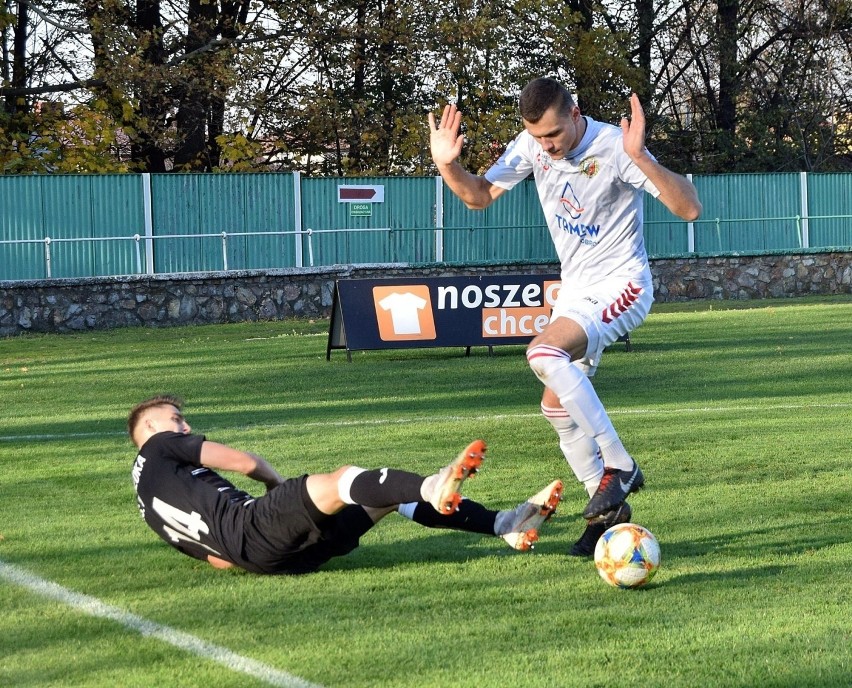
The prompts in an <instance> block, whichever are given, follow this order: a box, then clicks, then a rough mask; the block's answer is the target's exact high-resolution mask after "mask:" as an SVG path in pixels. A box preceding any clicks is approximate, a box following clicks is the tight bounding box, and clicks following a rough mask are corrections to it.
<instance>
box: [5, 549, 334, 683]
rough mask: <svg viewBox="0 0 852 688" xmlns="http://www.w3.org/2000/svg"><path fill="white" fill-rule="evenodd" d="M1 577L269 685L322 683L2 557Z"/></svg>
mask: <svg viewBox="0 0 852 688" xmlns="http://www.w3.org/2000/svg"><path fill="white" fill-rule="evenodd" d="M0 578H3V579H5V580H6V581H8V582H9V583H12V584H13V585H18V586H21V587H24V588H27V589H28V590H30V591H31V592H34V593H36V594H37V595H41V596H43V597H47V598H50V599H52V600H56V601H57V602H61V603H62V604H66V605H68V606H69V607H73V608H74V609H77V610H78V611H81V612H83V613H84V614H88V615H89V616H96V617H100V618H104V619H110V620H112V621H116V622H117V623H119V624H121V625H122V626H124V627H125V628H126V629H128V630H130V631H136V632H137V633H139V634H141V635H143V636H146V637H149V638H155V639H157V640H161V641H163V642H165V643H168V644H169V645H173V646H174V647H176V648H178V649H180V650H184V651H186V652H189V653H190V654H193V655H195V656H197V657H200V658H201V659H207V660H210V661H212V662H218V663H219V664H222V665H224V666H225V667H227V668H228V669H230V670H231V671H236V672H239V673H242V674H245V675H247V676H251V677H253V678H256V679H258V680H260V681H263V682H264V683H267V684H269V685H270V686H278V687H279V688H322V686H319V685H318V684H316V683H309V682H308V681H305V680H303V679H301V678H299V677H298V676H293V675H291V674H288V673H286V672H284V671H279V670H278V669H274V668H273V667H271V666H268V665H266V664H263V663H262V662H258V661H256V660H254V659H250V658H248V657H243V656H242V655H238V654H236V653H235V652H232V651H231V650H228V649H227V648H224V647H221V646H219V645H214V644H212V643H208V642H206V641H204V640H201V639H200V638H197V637H195V636H194V635H190V634H189V633H184V632H183V631H178V630H177V629H174V628H170V627H169V626H163V625H161V624H158V623H155V622H153V621H148V620H147V619H143V618H142V617H141V616H136V615H135V614H131V613H129V612H126V611H124V610H122V609H119V608H118V607H113V606H112V605H109V604H106V603H104V602H101V601H100V600H99V599H97V598H95V597H90V596H89V595H83V594H81V593H77V592H73V591H71V590H68V589H67V588H63V587H62V586H61V585H57V584H56V583H52V582H50V581H48V580H45V579H43V578H39V577H38V576H36V575H34V574H32V573H30V572H29V571H27V570H25V569H22V568H20V567H19V566H14V565H12V564H7V563H6V562H4V561H3V560H0Z"/></svg>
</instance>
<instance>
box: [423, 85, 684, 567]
mask: <svg viewBox="0 0 852 688" xmlns="http://www.w3.org/2000/svg"><path fill="white" fill-rule="evenodd" d="M630 110H631V117H630V119H628V118H626V117H625V118H623V119H622V120H621V128H620V129H619V128H618V127H615V126H612V125H609V124H604V123H601V122H597V121H595V120H593V119H591V118H590V117H586V116H584V115H582V114H581V112H580V108H579V107H577V105H576V103H575V102H574V99H573V98H572V97H571V94H570V93H569V91H568V90H567V89H566V88H565V87H564V86H563V85H562V84H560V83H559V82H558V81H555V80H554V79H549V78H540V79H535V80H533V81H531V82H530V83H529V84H527V86H526V87H525V88H524V90H523V91H522V92H521V97H520V113H521V118H522V119H523V124H524V131H522V132H521V133H520V134H518V136H517V137H516V138H515V139H514V140H513V141H512V142H511V143H510V144H509V145H508V147H507V148H506V151H505V152H504V153H503V155H502V156H501V157H500V159H499V160H498V161H497V162H496V163H495V164H494V165H493V166H492V167H491V168H490V169H489V170H488V171H487V172H486V173H485V175H484V176H477V175H474V174H471V173H470V172H467V171H466V170H465V169H464V168H463V167H462V166H461V164H460V163H459V161H458V158H459V156H460V155H461V150H462V146H463V144H464V137H463V136H462V135H460V133H459V130H460V127H461V121H462V117H461V113H460V112H459V111H458V109H457V107H456V106H455V105H447V106H446V107H445V108H444V111H443V115H442V116H441V120H440V122H439V123H438V124H437V125H436V123H435V117H434V116H433V115H432V113H430V114H429V127H430V131H431V149H432V159H433V161H434V162H435V165H436V166H437V168H438V172H439V173H440V174H441V176H442V177H443V179H444V182H445V183H446V184H447V185H448V186H449V187H450V189H452V191H453V192H454V193H455V194H456V195H457V196H458V197H459V198H460V199H461V200H462V202H464V204H465V205H466V206H467V207H468V208H471V209H475V210H479V209H484V208H487V207H488V206H489V205H491V203H493V202H494V201H495V200H496V199H497V198H498V197H499V196H500V195H501V194H502V193H503V192H504V191H507V190H509V189H512V188H513V187H514V186H515V185H517V184H518V183H519V182H521V181H522V180H524V179H526V178H527V177H528V176H529V174H530V173H532V174H533V175H534V178H535V183H536V188H537V190H538V195H539V200H540V201H541V207H542V209H543V211H544V215H545V218H546V221H547V226H548V228H549V230H550V235H551V237H552V239H553V243H554V246H555V247H556V251H557V254H558V255H559V260H560V264H561V280H562V285H561V288H560V291H559V296H558V297H557V300H556V304H555V306H554V308H553V313H552V315H551V318H550V322H549V324H548V325H547V327H546V328H545V329H544V331H543V332H542V333H541V334H540V335H538V336H537V337H535V338H534V339H533V340H532V342H531V343H530V345H529V347H528V348H527V360H528V361H529V365H530V367H531V368H532V371H533V372H534V373H535V375H536V377H538V379H539V380H541V382H542V383H543V384H544V386H545V389H544V395H543V397H542V401H541V410H542V413H543V414H544V416H545V418H547V420H548V421H549V422H550V423H551V425H552V426H553V427H554V429H555V430H556V432H557V434H558V436H559V446H560V448H561V450H562V452H563V454H564V455H565V458H566V460H567V461H568V464H569V465H570V466H571V469H572V470H573V471H574V474H575V475H576V477H577V479H578V480H579V481H580V482H581V483H583V485H584V486H585V488H586V490H587V492H588V493H589V497H590V499H589V502H588V504H587V506H586V508H585V510H584V512H583V517H584V518H585V519H586V520H587V527H586V530H585V532H584V533H583V535H582V537H580V539H579V540H578V541H577V542H576V543H575V544H574V546H573V547H572V549H571V551H570V553H571V554H574V555H577V556H589V555H591V554H592V552H593V550H594V546H595V543H596V542H597V539H598V537H600V535H601V534H602V533H603V531H604V530H606V528H608V527H609V526H611V525H614V524H615V523H621V522H624V521H628V520H629V519H630V516H631V511H630V506H629V505H628V504H627V502H626V501H625V500H626V499H627V496H628V495H629V494H630V493H631V492H634V491H636V490H638V489H639V488H640V487H642V485H643V484H644V480H645V479H644V477H643V475H642V471H641V470H640V469H639V466H638V464H637V463H636V461H634V459H633V458H632V457H631V455H630V454H629V453H628V452H627V450H626V449H625V448H624V445H623V444H622V442H621V439H620V438H619V436H618V434H617V433H616V431H615V428H614V427H613V425H612V422H611V421H610V419H609V416H608V415H607V413H606V411H605V410H604V407H603V405H602V404H601V401H600V399H599V398H598V395H597V393H596V392H595V389H594V387H593V386H592V384H591V381H590V380H589V378H590V377H591V376H592V375H594V372H595V370H596V368H597V365H598V363H599V362H600V357H601V354H602V352H603V350H604V349H605V348H606V347H607V346H608V345H610V344H612V343H613V342H615V341H616V340H617V339H618V338H619V337H621V336H623V335H625V334H627V333H628V332H630V331H631V330H633V329H635V328H636V327H638V326H639V325H641V324H642V322H643V321H644V320H645V318H646V316H647V315H648V312H649V310H650V309H651V304H652V302H653V300H654V295H653V283H652V279H651V271H650V267H649V265H648V256H647V253H646V251H645V244H644V240H643V235H642V222H643V220H642V198H643V192H644V191H647V192H648V193H650V194H651V195H653V196H654V197H656V198H657V199H658V200H660V201H661V202H662V203H663V204H664V205H665V206H666V207H667V208H668V209H669V210H670V211H671V212H673V213H674V214H675V215H677V216H678V217H681V218H683V219H684V220H688V221H691V220H695V219H696V218H697V217H698V216H699V215H700V214H701V203H700V201H699V200H698V194H697V193H696V191H695V187H694V186H693V185H692V183H691V182H690V181H689V180H688V179H686V178H685V177H683V176H681V175H679V174H675V173H674V172H672V171H671V170H668V169H666V168H665V167H663V166H662V165H660V164H659V163H658V162H657V161H656V159H655V158H654V157H653V156H652V155H651V154H650V153H649V152H648V150H647V148H646V147H645V114H644V112H643V110H642V106H641V104H640V102H639V98H638V97H637V96H636V94H633V95H631V97H630Z"/></svg>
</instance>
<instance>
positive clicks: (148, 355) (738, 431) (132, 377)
mask: <svg viewBox="0 0 852 688" xmlns="http://www.w3.org/2000/svg"><path fill="white" fill-rule="evenodd" d="M327 328H328V323H327V322H323V321H318V322H295V321H288V322H274V323H254V324H241V325H222V326H209V327H195V328H175V329H163V330H151V329H135V330H131V329H127V330H116V331H111V332H91V333H82V334H79V335H73V336H71V335H66V336H23V337H19V338H13V339H4V340H0V399H2V402H1V403H2V405H1V406H0V408H2V413H0V608H2V610H3V614H2V615H0V685H2V686H15V687H23V686H104V687H107V686H108V687H110V688H112V687H114V686H138V687H145V688H148V687H151V686H180V687H184V686H187V687H194V686H197V687H199V688H210V687H211V686H216V687H217V688H218V687H220V686H263V685H287V686H300V685H302V686H307V685H310V684H313V685H321V686H325V687H327V688H332V687H335V688H337V687H341V688H342V687H347V688H349V687H366V686H381V687H385V686H387V687H400V688H401V687H406V688H409V687H418V688H419V687H427V686H428V687H431V686H435V687H441V688H446V687H447V686H470V687H482V686H488V687H491V686H495V687H501V688H502V687H504V686H505V687H511V688H514V687H517V686H542V685H544V686H555V687H562V686H566V687H573V686H577V687H582V688H590V687H602V688H603V687H607V688H608V687H610V686H611V687H613V688H615V687H623V686H643V687H645V688H647V687H653V686H666V687H672V688H674V687H680V686H683V687H689V688H696V687H700V686H708V687H709V686H714V687H715V686H742V687H744V688H745V687H749V688H752V687H755V686H774V687H778V688H781V687H784V688H793V687H796V688H798V687H803V686H813V687H815V688H817V687H818V688H826V687H831V686H844V687H848V686H849V685H852V624H850V618H852V593H850V586H849V572H850V563H852V506H850V504H852V471H850V470H849V466H850V458H852V454H851V453H850V445H851V444H852V298H849V297H839V298H832V299H811V300H783V301H780V300H779V301H764V302H741V303H735V304H728V303H719V302H714V303H712V304H711V303H692V304H685V305H670V306H667V305H659V306H657V307H655V310H654V311H653V312H652V315H651V316H650V317H649V319H648V321H647V323H646V324H645V325H644V326H643V327H642V328H641V329H639V330H637V331H636V332H635V333H634V335H633V345H634V350H633V351H632V352H626V351H625V350H624V347H623V346H622V345H620V344H618V345H615V346H614V347H612V349H611V350H610V351H609V352H607V354H606V355H605V356H604V360H603V364H602V366H601V368H600V370H599V372H598V375H597V378H596V381H595V385H596V387H597V389H598V392H599V394H600V396H601V398H602V399H603V401H604V403H605V405H606V406H607V408H608V409H609V411H610V413H611V416H612V419H613V422H614V423H615V425H616V428H617V429H618V430H619V432H620V434H621V436H622V438H623V440H624V442H625V445H626V446H627V447H628V449H629V450H630V451H631V452H632V453H633V454H634V455H635V456H636V457H637V459H638V460H639V461H640V463H641V465H642V468H643V471H644V473H645V477H646V482H647V489H645V490H643V491H642V492H640V493H638V494H637V495H634V496H633V497H632V498H631V503H632V504H633V508H634V518H633V520H634V521H636V522H638V523H641V524H643V525H645V526H646V527H648V528H649V529H651V530H652V531H653V532H654V533H655V534H656V536H657V537H658V539H659V541H660V543H661V547H662V553H663V563H662V567H661V569H660V571H659V572H658V574H657V576H656V578H655V579H654V581H653V582H652V584H651V585H650V586H649V587H647V588H645V589H640V590H635V591H622V590H617V589H614V588H610V587H608V586H606V585H605V584H604V583H603V582H602V581H601V580H600V578H599V577H598V576H597V573H596V571H595V569H594V565H593V564H592V563H591V562H590V561H589V560H577V559H574V558H571V557H569V556H567V555H566V551H567V549H568V547H569V546H570V544H571V543H572V542H573V541H574V540H575V539H576V538H577V537H578V536H579V534H580V532H581V530H582V527H583V523H582V521H581V518H580V516H579V513H580V512H581V511H582V508H583V506H584V505H585V492H584V491H583V489H582V488H581V487H580V485H579V484H578V483H576V481H574V480H573V477H572V476H571V474H570V471H569V470H568V467H567V465H566V464H565V462H564V460H563V459H562V457H561V454H560V453H559V451H558V447H557V445H556V439H555V434H554V433H553V431H552V429H551V428H550V426H549V425H548V424H547V422H546V421H545V420H544V419H543V418H542V417H541V416H540V415H539V413H538V403H539V396H540V391H541V390H540V386H539V383H538V382H537V381H536V380H535V378H534V376H533V375H532V373H531V372H530V371H529V369H528V368H527V365H526V361H525V359H524V356H523V348H522V347H504V348H497V349H495V352H494V353H495V355H493V356H488V355H487V352H486V350H484V349H480V350H477V349H474V351H473V352H472V355H471V356H469V357H465V356H464V351H463V350H449V349H418V350H407V351H375V352H361V353H355V354H353V360H352V362H351V363H349V362H347V360H346V355H345V353H344V352H340V351H338V352H333V354H332V360H331V361H330V362H328V361H326V360H325V350H326V337H327ZM165 391H169V392H173V393H177V394H180V395H182V396H183V397H184V398H185V399H186V400H187V404H186V407H185V412H186V414H187V417H188V420H189V421H190V423H191V424H192V425H193V428H194V430H195V431H196V432H203V433H205V434H207V435H208V437H209V438H210V439H214V440H217V441H221V442H225V443H228V444H232V445H234V446H238V447H240V448H243V449H247V450H251V451H255V452H257V453H260V454H262V455H264V456H265V457H267V458H268V459H269V460H270V461H271V462H272V463H273V465H275V466H276V468H278V469H279V471H280V472H282V473H283V474H285V475H297V474H300V473H303V472H318V471H324V470H327V469H332V468H335V467H337V466H339V465H341V464H343V463H357V464H359V465H364V466H368V467H379V466H383V465H393V466H397V467H401V468H407V469H410V470H414V471H418V472H422V473H431V472H433V471H434V470H436V469H437V468H438V467H440V466H441V465H443V464H444V463H445V462H446V461H448V460H449V459H450V458H452V457H453V456H455V454H456V453H457V452H458V450H459V449H461V448H462V447H463V446H464V445H465V444H466V443H467V442H468V441H469V440H471V439H474V438H476V437H482V438H483V439H485V440H486V441H487V442H488V444H489V451H488V458H487V459H486V465H485V467H484V469H483V471H482V472H481V474H480V475H479V476H477V477H476V479H475V480H472V481H470V482H469V483H466V486H465V487H466V489H465V492H466V494H467V495H468V496H470V497H472V498H475V499H478V500H479V501H482V502H484V503H485V504H487V505H489V506H493V507H498V508H507V507H511V506H514V505H515V504H516V503H518V502H520V501H522V500H524V499H525V498H526V497H527V496H529V495H530V494H532V493H533V492H536V491H538V489H540V488H541V487H542V486H544V485H545V484H547V483H548V482H550V481H551V480H553V479H554V478H563V479H565V481H566V490H565V500H564V502H563V504H562V506H561V507H560V509H559V512H558V514H557V515H556V517H555V518H554V519H553V520H552V521H551V522H550V523H549V524H548V526H546V527H545V529H544V530H543V532H542V539H541V541H540V543H539V545H538V546H537V548H536V549H535V551H534V552H533V553H531V554H521V553H517V552H514V551H512V550H510V549H509V548H508V547H506V546H505V544H504V543H503V542H502V540H499V539H497V538H482V537H479V536H475V535H470V534H467V533H455V532H448V531H442V530H428V529H423V528H420V527H418V526H416V525H415V524H413V523H411V522H409V521H407V520H405V519H403V518H402V517H400V516H398V515H392V516H391V517H389V518H387V519H385V521H383V522H382V523H381V524H379V526H378V527H377V528H376V529H375V530H373V531H372V532H371V533H369V534H368V535H367V536H366V537H365V538H364V539H363V541H362V547H361V548H359V549H358V550H357V551H356V552H354V553H353V554H352V555H350V556H348V557H345V558H342V559H338V560H336V561H333V562H332V563H330V564H329V565H327V567H326V568H325V569H324V570H323V571H321V572H319V573H317V574H313V575H310V576H304V577H295V578H287V577H259V576H254V575H251V574H246V573H240V572H235V571H216V570H214V569H212V568H211V567H209V566H207V565H204V564H201V563H200V562H196V561H195V560H192V559H189V558H186V557H182V556H180V555H179V554H178V553H176V552H174V551H173V550H171V548H169V547H167V546H166V545H165V544H164V543H162V542H161V541H160V540H159V539H158V538H157V537H156V536H155V535H154V534H153V533H152V532H150V531H149V530H148V528H147V527H146V526H145V524H144V523H143V522H142V520H141V519H140V518H139V515H138V512H137V509H136V505H135V497H134V494H133V490H132V484H131V481H130V467H131V464H132V461H133V458H134V456H135V454H134V451H133V448H132V446H131V445H130V443H129V441H128V440H127V438H126V436H125V434H124V423H125V419H126V415H127V411H128V410H129V408H130V406H131V405H133V404H134V403H135V402H136V401H138V400H140V399H142V398H145V397H147V396H150V395H152V394H155V393H159V392H165ZM237 482H238V483H239V484H241V486H243V487H246V488H249V487H251V483H250V481H244V480H243V481H239V480H238V481H237ZM104 609H106V610H107V611H104ZM176 639H177V641H176ZM226 651H227V652H230V653H232V654H230V655H228V654H224V655H223V653H226Z"/></svg>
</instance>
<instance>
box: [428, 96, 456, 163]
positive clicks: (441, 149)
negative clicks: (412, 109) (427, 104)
mask: <svg viewBox="0 0 852 688" xmlns="http://www.w3.org/2000/svg"><path fill="white" fill-rule="evenodd" d="M461 121H462V118H461V112H459V110H458V108H457V107H456V105H455V103H453V104H452V105H447V106H445V107H444V112H443V114H442V115H441V121H440V122H439V123H438V124H435V116H434V115H433V114H432V113H431V112H430V113H429V143H430V146H431V148H432V160H433V162H434V163H435V165H437V166H438V167H441V166H442V165H449V164H450V163H452V162H454V161H455V160H457V159H458V157H459V156H460V155H461V150H462V146H463V145H464V136H462V135H460V134H459V129H460V128H461Z"/></svg>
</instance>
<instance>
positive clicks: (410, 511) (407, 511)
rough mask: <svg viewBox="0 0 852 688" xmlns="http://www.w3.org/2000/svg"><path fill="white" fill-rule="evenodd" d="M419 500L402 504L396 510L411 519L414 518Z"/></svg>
mask: <svg viewBox="0 0 852 688" xmlns="http://www.w3.org/2000/svg"><path fill="white" fill-rule="evenodd" d="M418 504H419V502H407V503H405V504H400V505H399V506H398V507H397V508H396V510H397V511H398V512H399V513H400V514H402V515H403V516H405V517H406V518H407V519H408V520H409V521H413V520H414V510H415V509H416V508H417V505H418Z"/></svg>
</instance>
